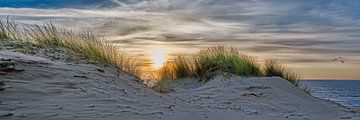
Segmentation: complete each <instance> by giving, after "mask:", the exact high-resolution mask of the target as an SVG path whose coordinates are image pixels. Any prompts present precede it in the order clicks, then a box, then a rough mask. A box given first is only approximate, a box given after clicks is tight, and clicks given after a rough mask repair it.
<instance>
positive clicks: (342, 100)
mask: <svg viewBox="0 0 360 120" xmlns="http://www.w3.org/2000/svg"><path fill="white" fill-rule="evenodd" d="M300 83H301V84H307V85H309V86H310V87H311V91H310V92H311V95H313V96H315V97H318V98H320V99H325V100H330V101H334V102H337V103H339V104H341V105H343V106H347V107H360V80H303V81H301V82H300Z"/></svg>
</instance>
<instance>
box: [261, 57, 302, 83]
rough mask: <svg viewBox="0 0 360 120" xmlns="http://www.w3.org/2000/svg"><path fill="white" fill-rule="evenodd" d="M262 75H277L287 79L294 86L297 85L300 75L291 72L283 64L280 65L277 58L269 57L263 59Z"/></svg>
mask: <svg viewBox="0 0 360 120" xmlns="http://www.w3.org/2000/svg"><path fill="white" fill-rule="evenodd" d="M264 75H265V76H266V77H272V76H278V77H281V78H284V79H285V80H288V81H289V82H291V83H292V84H294V85H295V86H299V80H300V79H301V75H299V74H297V73H295V72H292V71H291V70H289V69H288V68H286V67H285V66H283V65H281V64H280V63H279V61H278V60H277V59H269V60H266V61H265V68H264Z"/></svg>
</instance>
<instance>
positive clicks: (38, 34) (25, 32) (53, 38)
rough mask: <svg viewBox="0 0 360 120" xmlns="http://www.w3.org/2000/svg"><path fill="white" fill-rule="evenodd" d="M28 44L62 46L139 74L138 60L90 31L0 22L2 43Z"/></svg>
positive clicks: (47, 25)
mask: <svg viewBox="0 0 360 120" xmlns="http://www.w3.org/2000/svg"><path fill="white" fill-rule="evenodd" d="M4 39H14V40H19V41H29V42H32V43H34V44H36V45H38V46H40V47H44V48H47V47H50V48H51V47H63V48H66V49H68V50H71V51H72V52H74V53H77V54H80V55H81V56H82V57H85V58H86V59H87V60H91V61H94V62H98V63H102V64H109V65H112V66H115V67H117V68H118V69H119V70H121V71H123V72H126V73H128V74H131V75H135V76H138V75H139V65H138V62H137V60H136V58H135V57H133V56H130V55H128V54H125V53H123V52H120V51H118V50H117V48H116V47H115V46H114V45H111V44H107V43H105V42H104V41H103V40H100V39H97V38H96V37H95V36H94V35H93V34H92V33H91V32H74V31H70V30H66V29H61V28H58V27H56V26H54V25H53V24H52V23H51V22H50V23H48V24H44V25H43V26H39V25H18V24H16V23H15V22H13V21H11V20H0V40H4Z"/></svg>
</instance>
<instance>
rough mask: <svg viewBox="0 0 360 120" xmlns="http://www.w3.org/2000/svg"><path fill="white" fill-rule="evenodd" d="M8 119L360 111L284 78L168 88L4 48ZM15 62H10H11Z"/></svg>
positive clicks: (350, 115) (2, 97) (199, 118)
mask: <svg viewBox="0 0 360 120" xmlns="http://www.w3.org/2000/svg"><path fill="white" fill-rule="evenodd" d="M0 58H1V61H0V63H1V75H0V80H1V81H4V83H5V86H0V88H5V89H4V90H2V91H0V119H1V120H15V119H26V120H66V119H69V120H70V119H71V120H80V119H81V120H82V119H95V120H99V119H105V120H125V119H127V120H130V119H132V120H160V119H163V120H184V119H186V120H240V119H242V120H243V119H246V120H252V119H253V120H255V119H260V120H265V119H266V120H269V119H271V120H282V119H284V120H292V119H294V120H321V119H323V120H338V119H351V120H357V119H360V116H359V113H356V112H354V111H351V110H350V109H348V108H344V107H341V106H339V105H338V104H335V103H333V102H329V101H325V100H320V99H317V98H314V97H312V96H310V95H307V94H306V93H305V92H303V91H301V90H299V89H297V88H296V87H294V86H293V85H291V84H290V83H288V82H287V81H285V80H283V79H281V78H276V77H274V78H242V77H239V76H226V77H222V76H218V77H216V78H214V79H213V80H211V81H210V82H208V83H206V84H205V85H200V84H199V83H196V81H194V80H190V79H189V80H183V81H182V82H179V83H178V84H176V85H177V87H176V88H175V90H176V91H175V92H172V93H167V94H161V93H157V92H155V91H153V90H152V89H149V88H148V87H146V86H145V85H143V84H142V83H141V81H140V80H138V79H136V78H134V77H131V76H128V75H125V74H122V73H119V72H118V71H117V70H116V69H115V68H112V67H105V66H100V65H93V64H87V63H84V62H78V63H75V62H67V61H66V60H61V59H60V60H55V59H53V58H51V57H46V56H41V55H27V54H22V53H17V52H12V51H1V52H0ZM6 63H11V64H6Z"/></svg>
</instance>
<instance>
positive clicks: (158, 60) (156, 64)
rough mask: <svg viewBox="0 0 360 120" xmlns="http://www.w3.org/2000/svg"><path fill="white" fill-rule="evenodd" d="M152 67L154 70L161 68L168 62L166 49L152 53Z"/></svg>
mask: <svg viewBox="0 0 360 120" xmlns="http://www.w3.org/2000/svg"><path fill="white" fill-rule="evenodd" d="M151 59H152V67H153V68H154V69H159V68H161V67H162V66H163V65H164V63H165V62H166V49H164V48H156V49H154V50H153V51H152V52H151Z"/></svg>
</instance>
